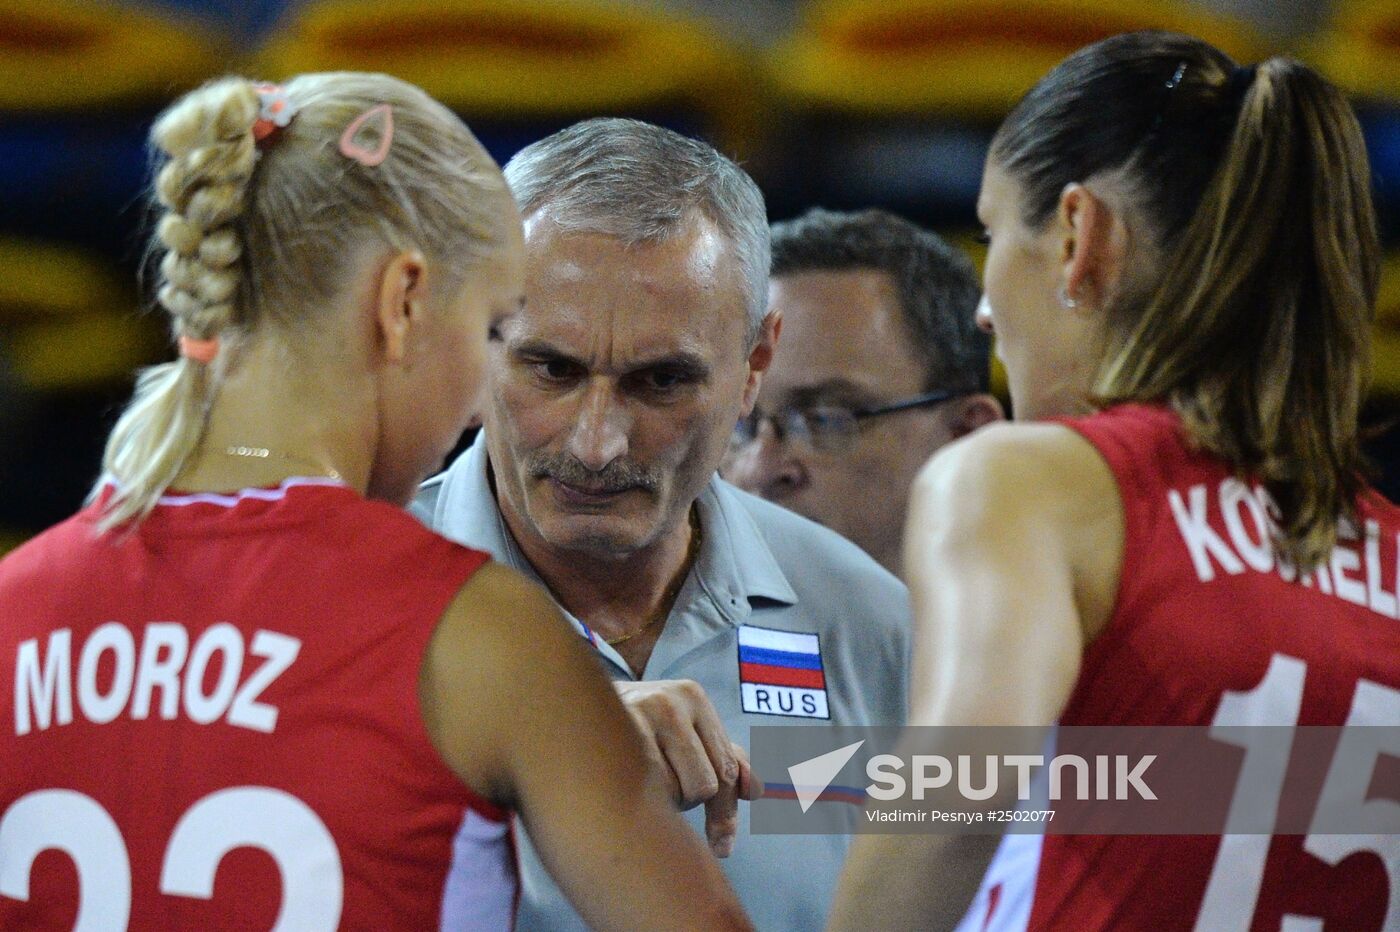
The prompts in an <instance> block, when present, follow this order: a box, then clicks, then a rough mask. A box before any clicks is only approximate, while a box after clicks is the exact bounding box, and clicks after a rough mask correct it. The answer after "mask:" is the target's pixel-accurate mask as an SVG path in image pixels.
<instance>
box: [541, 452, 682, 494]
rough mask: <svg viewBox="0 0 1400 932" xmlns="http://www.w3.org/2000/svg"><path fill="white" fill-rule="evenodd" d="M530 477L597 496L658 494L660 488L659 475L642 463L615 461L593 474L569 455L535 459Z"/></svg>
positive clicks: (547, 455)
mask: <svg viewBox="0 0 1400 932" xmlns="http://www.w3.org/2000/svg"><path fill="white" fill-rule="evenodd" d="M530 474H531V475H532V476H533V477H534V478H536V479H546V478H548V479H553V480H555V481H556V482H562V483H564V484H565V485H571V486H573V487H575V488H578V489H586V490H587V491H589V492H595V493H613V492H626V491H629V490H631V489H642V490H643V491H647V492H655V491H656V490H657V489H658V488H659V487H660V485H661V476H660V474H659V472H658V471H657V470H655V469H652V468H648V467H646V466H643V465H641V464H640V463H634V462H632V461H631V460H613V461H612V462H611V463H609V464H608V465H606V466H604V467H603V468H602V469H598V470H594V469H589V468H588V467H587V466H585V465H583V464H582V463H580V462H579V461H578V460H577V459H575V458H574V457H573V456H570V455H569V454H567V453H558V454H553V455H550V454H540V455H538V456H535V457H533V458H532V459H531V461H530Z"/></svg>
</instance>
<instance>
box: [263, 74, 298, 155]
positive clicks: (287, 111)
mask: <svg viewBox="0 0 1400 932" xmlns="http://www.w3.org/2000/svg"><path fill="white" fill-rule="evenodd" d="M253 90H255V91H257V94H258V105H259V106H258V118H257V119H256V120H254V121H253V139H254V141H256V142H262V141H264V140H265V139H267V138H268V137H269V136H271V135H272V134H273V133H275V132H277V131H278V130H279V129H283V128H285V127H286V125H287V124H288V123H290V122H292V117H294V116H296V107H294V106H293V105H292V102H291V101H290V100H288V99H287V92H286V90H284V89H283V87H282V85H280V84H269V83H262V84H254V85H253Z"/></svg>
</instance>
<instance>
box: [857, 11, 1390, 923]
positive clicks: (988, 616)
mask: <svg viewBox="0 0 1400 932" xmlns="http://www.w3.org/2000/svg"><path fill="white" fill-rule="evenodd" d="M978 212H979V214H980V216H981V219H982V223H983V224H984V225H985V227H986V230H987V234H988V236H989V237H990V252H989V254H988V257H987V264H986V270H985V278H986V297H985V300H984V302H983V306H982V309H981V313H980V315H979V316H980V319H981V321H982V323H983V324H984V326H986V327H988V328H989V329H992V330H994V331H995V333H996V337H997V351H998V353H999V355H1000V356H1001V358H1002V359H1003V361H1004V362H1005V363H1006V368H1007V371H1008V374H1009V377H1010V387H1011V397H1012V402H1013V405H1014V408H1015V413H1016V418H1017V419H1018V420H1019V421H1022V422H1025V423H1017V424H1011V425H1007V426H1004V427H995V426H994V427H991V428H987V429H985V430H983V431H980V432H978V433H977V434H975V435H974V436H973V437H972V438H970V439H969V440H967V441H965V442H960V443H958V444H956V445H953V446H951V447H948V448H945V452H942V453H940V454H939V455H938V456H936V457H935V458H934V459H933V460H932V462H931V463H930V464H929V465H928V466H927V467H926V468H925V472H924V473H923V475H922V477H921V479H920V480H919V481H918V483H917V488H916V490H915V493H914V499H913V504H912V507H911V510H910V517H909V524H908V528H907V531H906V535H907V544H906V554H907V573H906V576H907V578H908V579H909V582H910V590H911V595H912V597H913V604H914V610H915V619H916V625H915V630H916V644H915V652H914V660H913V683H914V685H913V687H912V690H911V691H912V695H911V701H910V721H911V723H914V724H923V725H1019V726H1034V727H1037V728H1039V727H1043V726H1049V725H1050V724H1052V723H1054V722H1059V723H1060V725H1062V726H1076V725H1115V726H1132V725H1171V726H1198V727H1200V726H1212V725H1215V726H1238V725H1274V726H1286V727H1291V726H1298V725H1304V726H1309V725H1330V726H1341V725H1344V724H1345V725H1375V726H1381V725H1384V726H1390V727H1389V729H1388V730H1382V729H1371V730H1370V731H1371V732H1373V733H1376V734H1381V735H1389V736H1390V737H1388V738H1387V737H1373V738H1372V739H1371V740H1376V741H1381V742H1389V744H1388V745H1381V746H1384V747H1385V750H1384V751H1382V753H1381V756H1380V758H1376V759H1377V760H1382V759H1384V757H1385V756H1386V755H1389V754H1394V753H1396V751H1397V748H1396V747H1395V744H1394V740H1395V739H1394V733H1395V726H1397V725H1400V622H1397V616H1400V609H1398V608H1397V599H1396V577H1395V567H1396V565H1397V534H1400V511H1398V510H1397V509H1396V507H1395V506H1394V505H1393V504H1391V503H1390V502H1388V501H1385V500H1384V499H1383V498H1381V496H1380V495H1379V494H1377V493H1376V492H1375V491H1374V490H1373V489H1372V488H1370V487H1369V486H1368V485H1367V484H1366V482H1365V479H1364V475H1365V466H1364V463H1363V461H1362V456H1361V453H1360V450H1359V446H1358V441H1357V419H1358V409H1359V407H1360V404H1361V399H1362V397H1363V393H1364V381H1365V376H1366V372H1367V364H1368V359H1367V356H1368V351H1367V350H1368V345H1367V344H1368V334H1369V331H1370V325H1371V320H1372V316H1373V313H1374V307H1375V299H1376V288H1377V278H1378V246H1377V233H1376V219H1375V215H1374V211H1373V207H1372V203H1371V193H1370V171H1369V169H1368V166H1367V162H1366V153H1365V149H1364V147H1363V144H1362V139H1361V133H1360V131H1359V128H1358V125H1357V121H1356V117H1355V116H1354V115H1353V113H1352V110H1351V107H1350V106H1349V105H1348V103H1347V101H1346V98H1345V97H1344V96H1343V94H1342V93H1341V92H1340V91H1338V90H1337V88H1335V87H1333V86H1332V85H1330V84H1328V83H1327V82H1326V81H1324V80H1323V79H1322V78H1320V77H1319V76H1318V75H1317V74H1315V73H1314V72H1313V71H1311V70H1309V69H1308V68H1306V67H1305V66H1303V65H1301V64H1299V63H1298V62H1295V61H1291V60H1287V59H1281V58H1273V59H1270V60H1268V61H1266V62H1264V63H1262V64H1260V65H1258V66H1257V67H1250V68H1244V67H1239V66H1237V65H1236V64H1235V63H1234V62H1232V61H1231V60H1230V59H1229V58H1227V57H1226V56H1225V55H1224V54H1222V53H1221V52H1219V51H1218V50H1216V49H1214V48H1212V47H1210V46H1208V45H1206V44H1205V43H1203V42H1200V41H1198V40H1195V39H1190V38H1187V37H1184V36H1176V35H1169V34H1162V33H1139V34H1132V35H1122V36H1117V37H1114V38H1111V39H1108V40H1105V41H1103V42H1100V43H1097V44H1095V45H1092V46H1090V47H1088V48H1086V49H1083V50H1081V51H1080V52H1078V53H1076V54H1075V55H1073V56H1072V57H1070V58H1069V59H1067V60H1066V61H1065V62H1063V63H1062V64H1060V65H1059V66H1058V67H1057V68H1055V70H1054V71H1052V72H1051V73H1050V74H1049V75H1048V76H1047V77H1045V78H1044V79H1043V80H1042V81H1041V82H1040V83H1039V84H1038V85H1037V86H1036V87H1035V88H1034V89H1033V90H1031V91H1030V93H1029V94H1028V95H1027V96H1026V97H1025V98H1024V99H1023V100H1022V101H1021V102H1020V104H1019V105H1018V106H1017V107H1016V108H1015V109H1014V110H1013V111H1012V113H1011V115H1010V116H1009V117H1008V118H1007V119H1006V121H1005V123H1003V125H1002V126H1001V128H1000V130H999V131H998V132H997V134H996V136H995V137H994V140H993V143H992V146H991V151H990V155H989V156H988V159H987V165H986V170H985V174H984V175H983V182H982V192H981V197H980V199H979V202H978ZM1030 422H1038V423H1030ZM1222 748H1223V749H1224V750H1226V751H1228V750H1230V748H1229V746H1228V745H1222ZM1294 758H1295V759H1294V763H1295V764H1296V763H1297V758H1298V754H1297V753H1295V755H1294ZM1286 764H1287V761H1273V762H1264V763H1262V764H1261V763H1260V761H1259V760H1258V759H1256V760H1255V761H1254V764H1252V765H1250V766H1248V768H1247V772H1245V771H1242V772H1241V774H1240V776H1239V777H1238V781H1237V783H1236V786H1233V787H1232V786H1229V785H1225V786H1219V785H1207V784H1206V781H1202V782H1203V785H1202V786H1201V787H1200V789H1201V791H1202V794H1201V799H1200V804H1201V805H1202V806H1203V807H1208V806H1209V805H1211V800H1212V799H1213V798H1214V797H1211V796H1210V794H1211V793H1218V794H1223V795H1221V796H1220V797H1219V798H1220V799H1221V800H1222V801H1223V803H1224V804H1225V805H1227V806H1228V805H1229V802H1230V799H1231V798H1232V796H1231V794H1232V793H1239V794H1240V795H1239V796H1236V797H1234V798H1236V799H1241V798H1248V799H1249V800H1251V801H1253V802H1256V803H1261V804H1262V807H1263V808H1264V809H1266V810H1267V811H1269V812H1270V814H1272V813H1273V812H1274V811H1276V810H1277V809H1278V807H1277V805H1274V806H1273V809H1272V810H1269V808H1268V807H1269V804H1268V803H1267V800H1268V799H1269V798H1270V797H1269V796H1268V795H1267V794H1268V793H1269V792H1270V791H1269V789H1268V787H1269V786H1273V787H1274V791H1275V792H1277V791H1278V790H1280V789H1281V788H1282V786H1283V784H1284V775H1285V771H1284V767H1285V765H1286ZM1242 766H1244V765H1242ZM1329 766H1330V765H1329ZM1382 773H1383V770H1382V765H1379V764H1378V765H1377V767H1376V768H1375V772H1374V773H1373V774H1364V773H1350V772H1349V773H1347V774H1344V775H1343V776H1342V777H1341V782H1342V783H1345V782H1346V781H1347V780H1348V779H1361V780H1362V781H1363V782H1361V783H1360V784H1359V786H1360V789H1359V790H1357V791H1356V792H1355V795H1354V796H1348V795H1347V792H1346V791H1345V790H1340V789H1339V784H1336V783H1335V782H1333V781H1332V780H1331V778H1329V783H1331V784H1332V785H1331V786H1330V789H1323V790H1322V792H1323V793H1324V794H1326V793H1328V792H1331V794H1332V799H1333V802H1334V803H1335V804H1337V805H1339V806H1342V807H1349V808H1344V811H1345V816H1346V817H1349V818H1351V819H1352V820H1353V824H1356V820H1357V819H1360V820H1362V821H1364V822H1365V823H1366V826H1367V828H1366V829H1365V830H1366V831H1371V832H1374V834H1369V835H1367V834H1350V835H1342V834H1313V835H1309V836H1299V835H1277V836H1274V837H1271V836H1270V835H1269V834H1254V835H1245V834H1239V835H1224V836H1220V835H1215V836H1210V835H1159V836H1149V837H1143V836H1138V837H1128V836H1091V835H1053V834H1047V835H1044V836H1036V835H1016V836H1010V835H1008V836H1007V839H1006V841H1007V843H1008V845H1011V848H1012V850H1015V852H1016V858H1015V860H1016V862H1017V863H1018V864H1019V867H1015V868H1010V869H1006V870H1001V868H1000V865H1002V864H1003V863H1004V862H1003V860H1002V859H1001V858H999V859H998V865H999V866H994V867H993V873H992V875H989V877H988V881H989V882H993V883H995V884H997V885H999V888H1000V897H999V900H998V901H997V902H996V903H993V904H989V906H990V908H989V910H988V911H987V912H983V913H980V914H978V915H976V916H974V917H973V919H974V923H973V925H972V927H974V928H978V929H1026V928H1031V929H1074V930H1101V929H1102V930H1107V929H1134V930H1147V929H1152V930H1155V929H1183V930H1189V929H1197V930H1201V932H1233V930H1249V929H1279V928H1284V929H1304V928H1306V929H1322V928H1326V929H1348V930H1381V929H1397V928H1400V844H1398V843H1397V838H1400V805H1397V802H1396V800H1395V798H1394V796H1393V794H1389V793H1387V790H1386V781H1385V780H1384V779H1382ZM1392 773H1393V771H1392ZM1372 777H1374V778H1375V780H1376V783H1375V784H1373V783H1372ZM1119 779H1120V780H1121V779H1122V777H1121V776H1120V777H1119ZM1368 786H1370V787H1371V793H1373V794H1375V796H1374V798H1372V799H1370V800H1368V801H1365V802H1364V803H1363V800H1366V797H1367V791H1366V787H1368ZM1389 786H1390V787H1391V788H1393V786H1394V783H1393V781H1390V783H1389ZM1099 798H1102V797H1099ZM1011 803H1012V805H1014V800H1012V801H1011ZM987 805H988V806H989V807H992V808H1002V807H1004V806H1005V805H1006V800H1005V799H1004V798H1002V799H994V800H991V801H989V802H988V804H987ZM1363 806H1364V808H1363ZM1341 814H1342V810H1340V809H1336V808H1334V809H1332V810H1331V815H1332V816H1333V818H1334V819H1336V818H1339V817H1340V816H1341ZM1309 818H1310V817H1309ZM1333 824H1335V823H1333ZM996 842H997V839H996V838H995V837H990V836H962V837H959V836H951V835H945V836H934V835H919V836H914V835H902V836H884V837H874V836H867V837H862V838H861V839H860V840H859V841H858V843H857V844H856V846H855V848H854V850H853V852H852V857H851V860H850V861H849V862H848V867H847V873H846V874H845V876H844V877H843V878H842V884H841V888H840V891H839V892H838V904H837V906H836V910H835V919H834V920H833V928H837V929H868V928H872V926H878V927H879V928H881V929H912V928H919V929H925V928H933V929H936V928H951V927H953V925H954V924H955V923H957V921H958V919H959V917H961V916H962V914H963V910H964V909H966V908H967V904H968V901H969V900H970V899H971V897H972V895H973V890H974V889H975V887H976V884H977V881H978V877H979V876H980V875H981V874H982V871H983V869H984V868H985V867H986V866H987V863H988V859H989V858H990V857H991V855H992V849H993V847H994V846H995V844H996ZM1013 842H1014V843H1013ZM1026 845H1029V846H1030V850H1029V851H1026V850H1025V846H1026ZM1006 850H1007V849H1004V850H1003V854H1005V852H1006ZM872 904H878V906H877V907H876V906H872ZM872 910H875V912H873V913H872ZM872 915H876V916H878V921H877V922H874V923H872V921H871V917H872Z"/></svg>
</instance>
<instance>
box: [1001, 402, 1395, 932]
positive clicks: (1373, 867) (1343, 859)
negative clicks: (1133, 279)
mask: <svg viewBox="0 0 1400 932" xmlns="http://www.w3.org/2000/svg"><path fill="white" fill-rule="evenodd" d="M1064 423H1065V424H1067V425H1068V426H1069V427H1071V428H1072V429H1074V430H1075V431H1077V432H1078V433H1079V434H1081V435H1082V436H1083V437H1085V438H1086V439H1087V440H1088V441H1089V442H1090V443H1092V444H1093V445H1094V446H1095V448H1097V450H1098V451H1099V452H1100V454H1101V455H1102V456H1103V458H1104V459H1105V460H1106V461H1107V463H1108V465H1109V467H1110V468H1111V469H1112V472H1113V475H1114V477H1115V479H1116V480H1117V483H1118V488H1119V491H1120V493H1121V495H1122V500H1123V508H1124V517H1125V521H1126V538H1125V545H1124V555H1123V566H1122V581H1121V584H1120V586H1119V590H1118V596H1117V602H1116V605H1115V608H1114V612H1113V616H1112V619H1111V620H1110V621H1109V623H1108V625H1107V627H1106V628H1105V629H1104V631H1103V632H1102V633H1101V634H1100V635H1099V636H1098V638H1097V639H1096V640H1095V641H1094V642H1093V643H1092V644H1091V645H1090V646H1089V647H1088V648H1087V650H1086V651H1085V653H1084V657H1083V664H1082V668H1081V671H1080V674H1079V679H1078V682H1077V683H1076V685H1075V688H1074V691H1073V693H1072V695H1071V697H1070V700H1069V703H1068V706H1067V707H1066V709H1065V711H1064V714H1063V716H1062V717H1061V719H1060V723H1061V724H1062V725H1066V726H1069V725H1198V726H1209V725H1212V724H1219V725H1244V724H1257V725H1287V726H1292V725H1304V726H1307V725H1334V726H1340V725H1347V724H1349V725H1390V726H1396V725H1400V621H1397V616H1400V610H1398V609H1397V598H1396V571H1397V546H1396V544H1397V534H1400V509H1397V508H1396V507H1395V506H1394V505H1392V504H1390V503H1389V502H1387V501H1385V500H1384V499H1382V498H1381V497H1380V496H1379V495H1378V494H1375V493H1373V492H1368V493H1367V494H1366V495H1365V496H1364V497H1363V500H1362V501H1361V503H1360V515H1359V517H1360V524H1361V527H1360V528H1359V529H1358V533H1352V532H1350V531H1346V532H1345V533H1344V538H1343V539H1342V540H1341V541H1340V542H1339V544H1338V546H1337V549H1336V551H1335V553H1334V554H1333V556H1332V558H1331V560H1330V561H1329V562H1328V563H1327V564H1326V565H1325V566H1323V567H1321V568H1320V569H1319V570H1318V571H1317V572H1315V573H1311V574H1306V575H1304V576H1303V577H1301V578H1299V574H1297V573H1296V572H1294V571H1292V569H1291V568H1290V567H1289V566H1287V565H1285V564H1282V563H1281V562H1280V561H1279V560H1278V559H1277V558H1276V557H1275V556H1274V554H1273V553H1272V552H1271V549H1270V547H1269V545H1268V534H1267V527H1268V518H1267V515H1268V513H1269V509H1271V507H1272V502H1271V501H1270V500H1269V498H1268V496H1267V494H1266V493H1264V492H1263V491H1262V490H1261V489H1260V488H1259V487H1258V486H1257V485H1256V484H1254V483H1251V482H1241V481H1239V480H1238V479H1236V478H1234V477H1233V475H1232V473H1231V471H1230V470H1229V469H1228V468H1227V467H1226V465H1225V464H1224V463H1223V462H1222V461H1221V460H1219V459H1218V458H1216V457H1213V456H1210V455H1206V454H1203V453H1200V452H1195V451H1193V450H1191V448H1190V447H1189V446H1188V444H1187V442H1186V439H1185V437H1184V434H1183V432H1182V430H1181V426H1180V421H1179V419H1178V418H1177V416H1176V415H1175V414H1174V413H1172V412H1171V411H1169V410H1167V409H1164V408H1160V407H1151V406H1144V405H1123V406H1119V407H1115V408H1112V409H1109V410H1107V411H1103V412H1100V413H1098V414H1096V415H1093V416H1090V417H1086V418H1082V419H1074V420H1066V421H1064ZM1396 763H1398V762H1397V761H1396V760H1395V759H1394V758H1390V759H1389V765H1390V766H1393V765H1395V764H1396ZM1384 766H1387V763H1386V758H1385V757H1384V756H1382V758H1381V759H1380V761H1379V762H1378V765H1377V767H1378V770H1379V768H1381V767H1384ZM1388 772H1389V773H1390V774H1391V777H1393V776H1394V773H1393V772H1390V771H1388ZM1274 777H1275V779H1276V780H1277V781H1282V780H1283V775H1282V774H1277V775H1274ZM1377 781H1378V785H1379V786H1381V787H1382V788H1384V787H1385V786H1386V785H1389V786H1390V787H1392V788H1393V786H1394V783H1393V782H1389V781H1387V780H1386V779H1385V778H1384V776H1383V775H1382V774H1380V773H1378V774H1377ZM1250 789H1251V791H1253V789H1254V788H1253V787H1251V788H1250ZM1376 795H1380V796H1383V797H1384V796H1387V795H1390V798H1392V799H1393V798H1394V797H1393V795H1391V794H1388V793H1387V792H1380V793H1378V794H1376ZM1396 805H1400V803H1397V804H1396ZM1026 843H1027V842H1026V841H1023V840H1022V839H1016V840H1015V841H1014V842H1013V845H1014V846H1016V847H1017V848H1024V846H1025V844H1026ZM1032 843H1038V844H1039V845H1040V846H1041V850H1040V852H1039V859H1038V867H1037V866H1036V859H1035V858H1030V859H1026V858H1025V857H1024V852H1022V854H1021V855H1020V857H1021V860H1022V863H1024V864H1026V865H1028V866H1027V867H1026V868H1024V869H1023V870H1022V876H1021V877H1020V878H1019V882H1020V883H1023V884H1025V885H1026V886H1031V885H1033V888H1032V889H1031V890H1029V891H1025V890H1023V891H1020V892H1021V893H1026V892H1029V893H1030V899H1031V902H1030V904H1029V905H1030V910H1029V927H1030V928H1033V929H1075V930H1094V929H1153V930H1155V929H1198V930H1202V932H1215V930H1222V932H1227V930H1265V929H1267V930H1272V932H1277V930H1279V929H1280V928H1283V929H1286V930H1297V932H1302V930H1321V929H1327V930H1329V932H1330V930H1343V929H1344V930H1373V932H1374V930H1380V929H1382V928H1385V929H1396V928H1400V838H1397V837H1396V836H1393V835H1391V836H1382V835H1372V836H1357V835H1351V836H1343V835H1326V836H1308V837H1302V836H1298V835H1291V836H1284V835H1276V836H1269V835H1252V836H1250V835H1238V836H1226V837H1225V838H1223V839H1222V838H1221V837H1219V836H1132V837H1129V836H1053V835H1052V836H1048V837H1044V838H1043V839H1042V838H1035V839H1033V842H1032ZM1003 883H1005V881H1004V880H1003ZM1012 885H1014V882H1013V884H1012ZM1005 892H1007V893H1013V894H1014V893H1015V891H1009V890H1008V891H1005ZM1004 898H1005V897H1004ZM1011 898H1012V899H1016V898H1017V897H1016V896H1014V895H1013V896H1012V897H1011ZM1022 900H1023V901H1024V897H1022ZM1022 921H1024V918H1023V919H1022ZM1016 924H1017V925H1019V924H1020V923H1016ZM992 925H993V926H1000V925H1001V923H998V922H995V921H993V922H992Z"/></svg>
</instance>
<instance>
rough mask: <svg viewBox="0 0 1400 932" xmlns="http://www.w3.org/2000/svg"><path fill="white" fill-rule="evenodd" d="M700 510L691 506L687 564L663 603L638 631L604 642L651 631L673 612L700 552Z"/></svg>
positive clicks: (612, 643)
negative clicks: (677, 598) (672, 609)
mask: <svg viewBox="0 0 1400 932" xmlns="http://www.w3.org/2000/svg"><path fill="white" fill-rule="evenodd" d="M698 511H699V508H698V507H697V506H695V505H691V506H690V546H688V547H687V548H686V551H685V564H684V565H683V567H682V569H681V572H680V573H679V574H677V576H676V580H675V582H673V583H671V584H670V585H669V586H667V587H666V592H665V593H664V594H663V595H662V597H661V605H660V606H659V607H658V608H657V610H656V612H655V614H653V615H652V616H651V618H649V619H647V623H646V624H644V625H642V626H641V627H640V628H638V629H637V630H636V631H630V632H628V633H627V634H624V635H622V636H621V637H615V638H603V643H604V644H606V645H608V646H609V647H616V646H617V645H618V644H622V643H624V642H626V641H630V640H632V639H633V638H634V637H638V636H639V635H642V634H645V633H646V632H647V631H650V630H651V629H652V628H654V627H656V625H657V623H658V622H661V621H664V620H665V619H666V616H668V615H670V614H671V608H672V606H674V605H675V602H676V596H678V595H680V594H681V588H682V587H683V586H685V580H686V577H688V576H689V575H690V568H691V566H693V565H694V563H695V555H696V554H697V553H699V552H700V538H701V531H700V516H699V514H698Z"/></svg>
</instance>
